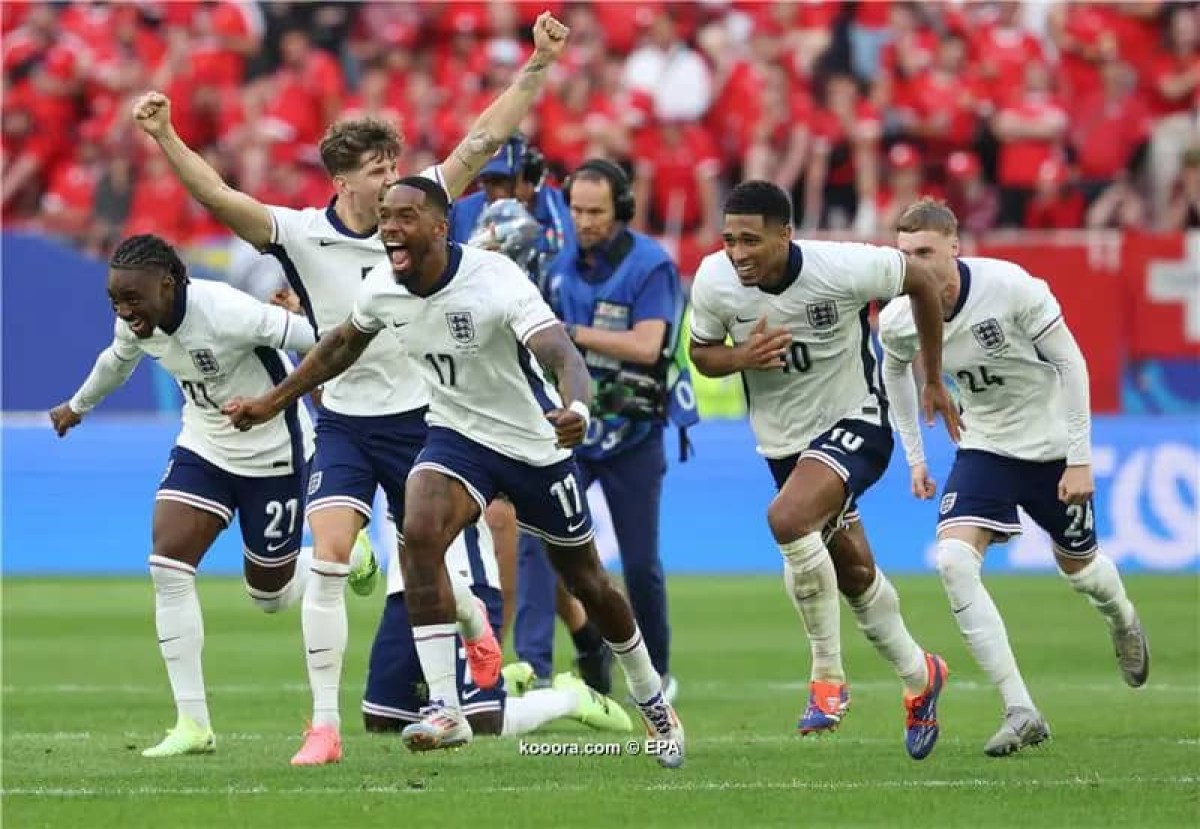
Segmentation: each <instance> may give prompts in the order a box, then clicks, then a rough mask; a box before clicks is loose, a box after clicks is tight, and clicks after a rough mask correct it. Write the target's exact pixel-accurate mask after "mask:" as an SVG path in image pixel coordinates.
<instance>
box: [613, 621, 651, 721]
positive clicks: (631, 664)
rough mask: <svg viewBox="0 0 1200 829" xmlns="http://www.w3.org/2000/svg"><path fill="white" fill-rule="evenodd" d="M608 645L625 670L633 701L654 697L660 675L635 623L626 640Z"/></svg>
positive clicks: (642, 700) (643, 700)
mask: <svg viewBox="0 0 1200 829" xmlns="http://www.w3.org/2000/svg"><path fill="white" fill-rule="evenodd" d="M608 647H609V648H610V649H611V650H612V652H613V655H614V656H615V657H616V658H617V662H619V663H620V665H621V670H622V671H624V672H625V682H626V684H627V685H628V686H629V693H630V694H632V695H633V699H634V701H635V702H638V703H643V702H649V701H650V700H652V699H654V696H655V695H656V694H657V693H659V692H660V691H661V690H662V677H661V676H659V675H658V671H656V670H654V664H653V663H652V662H651V661H650V651H648V650H646V642H645V640H644V639H642V631H641V630H640V629H639V628H638V627H637V625H634V628H633V636H631V637H629V639H628V640H627V641H625V642H609V643H608Z"/></svg>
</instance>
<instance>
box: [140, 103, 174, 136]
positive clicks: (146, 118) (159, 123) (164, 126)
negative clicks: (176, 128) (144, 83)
mask: <svg viewBox="0 0 1200 829" xmlns="http://www.w3.org/2000/svg"><path fill="white" fill-rule="evenodd" d="M133 120H135V121H137V125H138V126H139V127H141V128H142V131H143V132H145V133H146V134H147V135H149V136H150V137H151V138H160V137H161V136H163V135H165V134H166V132H167V131H168V130H169V129H171V99H170V98H168V97H167V96H166V95H164V94H162V93H161V92H147V93H146V94H145V95H142V96H141V97H140V98H138V99H137V101H135V102H134V104H133Z"/></svg>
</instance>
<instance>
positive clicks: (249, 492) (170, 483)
mask: <svg viewBox="0 0 1200 829" xmlns="http://www.w3.org/2000/svg"><path fill="white" fill-rule="evenodd" d="M306 477H307V475H306V470H305V469H300V470H298V471H297V472H293V473H292V474H291V475H276V476H273V477H269V478H250V477H247V476H245V475H234V474H233V473H232V472H226V471H225V470H224V469H221V468H220V467H219V466H216V465H214V464H211V463H209V462H208V461H206V460H205V459H204V458H202V457H200V456H199V455H197V454H196V453H195V452H192V451H190V450H188V449H184V448H183V447H181V446H176V447H174V448H173V449H172V450H171V458H170V460H169V461H167V471H166V473H165V474H164V475H163V479H162V482H161V483H159V485H158V492H157V493H156V494H155V496H154V499H155V500H156V501H177V502H179V503H181V504H187V505H188V506H189V507H195V508H196V509H198V510H203V511H205V512H211V513H212V514H213V515H217V516H219V517H220V518H221V520H223V521H224V522H225V526H226V527H228V526H229V525H230V524H231V523H232V522H233V516H234V513H237V516H238V525H239V526H240V527H241V529H242V545H243V553H244V555H245V556H246V559H247V560H248V561H250V562H251V563H253V564H257V565H259V566H261V567H282V566H283V565H285V564H288V563H290V562H292V561H295V560H296V557H297V556H299V555H300V540H301V536H302V535H303V532H304V514H303V513H304V480H305V478H306Z"/></svg>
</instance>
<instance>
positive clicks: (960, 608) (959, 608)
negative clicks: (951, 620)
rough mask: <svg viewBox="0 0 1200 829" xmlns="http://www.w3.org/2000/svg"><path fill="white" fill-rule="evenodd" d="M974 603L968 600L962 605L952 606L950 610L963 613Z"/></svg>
mask: <svg viewBox="0 0 1200 829" xmlns="http://www.w3.org/2000/svg"><path fill="white" fill-rule="evenodd" d="M973 604H974V602H967V603H966V604H965V605H963V606H962V607H952V608H950V612H951V613H962V612H963V611H964V610H966V609H967V608H968V607H970V606H971V605H973Z"/></svg>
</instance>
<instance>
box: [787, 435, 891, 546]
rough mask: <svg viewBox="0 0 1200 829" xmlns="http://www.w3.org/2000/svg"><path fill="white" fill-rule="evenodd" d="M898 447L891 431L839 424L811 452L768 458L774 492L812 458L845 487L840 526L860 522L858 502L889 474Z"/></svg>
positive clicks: (805, 451) (808, 450) (839, 518)
mask: <svg viewBox="0 0 1200 829" xmlns="http://www.w3.org/2000/svg"><path fill="white" fill-rule="evenodd" d="M894 443H895V440H894V438H893V437H892V430H891V429H889V428H888V427H886V426H876V425H874V424H873V423H867V422H865V421H862V420H849V419H846V420H839V421H838V422H837V424H836V425H835V426H834V427H833V428H832V429H830V430H829V431H827V432H825V433H823V434H821V435H818V436H817V438H816V439H814V440H813V442H812V443H810V444H809V445H808V448H807V449H805V450H804V451H803V452H799V453H798V454H795V455H788V456H787V457H786V458H767V466H769V467H770V469H771V477H772V478H774V479H775V489H777V490H779V489H783V484H784V482H785V481H787V479H788V476H789V475H791V474H792V470H793V469H795V468H796V463H797V462H798V461H799V460H800V459H801V458H812V459H813V460H815V461H819V462H820V463H823V464H825V465H826V466H828V467H829V468H830V469H832V470H833V471H834V472H836V473H837V475H838V477H839V478H841V479H842V482H843V483H844V484H845V485H846V505H845V507H844V508H843V510H842V514H841V515H840V516H839V517H838V522H839V523H850V522H852V521H857V520H858V499H859V498H860V497H861V496H862V494H863V493H864V492H866V491H867V490H868V489H870V488H871V487H872V486H873V485H874V484H875V482H876V481H878V480H879V479H880V478H882V477H883V473H884V472H886V471H887V468H888V462H889V461H890V460H891V458H892V447H893V445H894Z"/></svg>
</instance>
